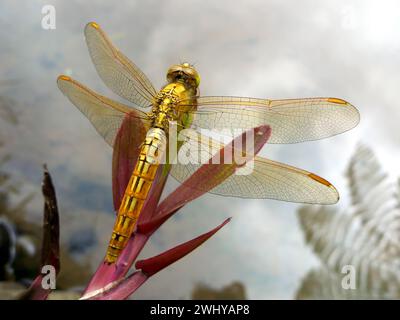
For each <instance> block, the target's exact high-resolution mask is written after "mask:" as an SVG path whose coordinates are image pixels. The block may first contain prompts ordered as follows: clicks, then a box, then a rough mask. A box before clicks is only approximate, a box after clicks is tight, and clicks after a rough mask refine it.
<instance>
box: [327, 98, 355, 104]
mask: <svg viewBox="0 0 400 320" xmlns="http://www.w3.org/2000/svg"><path fill="white" fill-rule="evenodd" d="M328 102H330V103H335V104H343V105H350V103H348V102H347V101H346V100H343V99H340V98H334V97H331V98H328Z"/></svg>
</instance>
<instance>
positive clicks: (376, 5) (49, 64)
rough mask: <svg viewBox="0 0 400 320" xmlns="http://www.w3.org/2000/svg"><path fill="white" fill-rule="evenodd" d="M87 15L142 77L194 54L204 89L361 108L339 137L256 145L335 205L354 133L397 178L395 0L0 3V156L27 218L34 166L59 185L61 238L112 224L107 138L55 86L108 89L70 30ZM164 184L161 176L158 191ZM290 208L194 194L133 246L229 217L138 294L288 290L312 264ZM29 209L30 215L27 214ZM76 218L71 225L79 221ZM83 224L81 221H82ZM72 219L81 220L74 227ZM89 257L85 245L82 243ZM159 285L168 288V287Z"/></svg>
mask: <svg viewBox="0 0 400 320" xmlns="http://www.w3.org/2000/svg"><path fill="white" fill-rule="evenodd" d="M46 4H51V5H54V6H55V8H56V29H55V30H43V29H42V28H41V19H42V17H43V15H42V14H41V9H42V7H43V6H44V5H46ZM89 21H96V22H98V23H99V24H100V25H101V26H102V27H103V29H104V30H105V31H106V32H107V33H108V35H109V36H110V37H111V39H112V40H113V42H114V44H116V45H117V46H118V47H119V48H120V49H121V51H122V52H124V53H125V54H126V55H127V56H128V57H130V58H131V59H132V60H133V61H135V63H136V64H137V65H139V66H140V67H141V68H142V70H143V71H144V72H145V73H146V74H147V75H148V77H149V78H150V79H151V80H152V81H153V83H154V85H155V87H161V85H162V84H163V83H164V81H165V80H164V79H165V72H166V70H167V68H168V66H169V65H171V64H174V63H179V62H181V61H186V60H187V61H190V62H193V63H195V65H196V68H197V70H198V71H199V72H200V74H201V77H202V84H201V92H202V94H204V95H235V96H248V97H260V98H298V97H313V96H317V97H318V96H335V97H340V98H343V99H345V100H348V101H350V102H351V103H352V104H354V105H355V106H357V107H358V108H359V110H360V113H361V123H360V125H359V126H358V127H357V128H356V129H354V130H352V131H350V132H348V133H345V134H343V135H340V136H336V137H333V138H330V139H326V140H322V141H316V142H308V143H302V144H296V145H279V146H278V145H274V146H270V145H267V146H266V147H265V148H264V149H263V151H262V155H264V156H266V157H270V158H272V159H274V160H278V161H281V162H285V163H288V164H291V165H294V166H298V167H300V168H304V169H307V170H309V171H312V172H316V173H318V174H319V175H321V176H323V177H324V178H326V179H328V180H329V181H331V182H332V183H334V184H335V186H336V187H337V188H338V189H339V191H340V193H341V196H342V200H341V202H340V203H339V204H338V205H337V206H338V207H340V206H345V204H346V202H347V195H346V183H345V180H344V178H343V172H344V170H345V168H346V164H347V161H348V159H349V157H350V155H351V153H352V151H353V150H354V148H355V145H356V144H357V143H358V142H363V143H366V144H368V145H369V146H371V147H372V148H373V149H374V150H375V151H376V152H377V155H378V158H379V160H380V161H381V162H382V163H383V164H384V166H385V167H386V168H387V169H388V170H390V171H391V172H392V176H393V177H395V176H399V175H400V168H399V167H398V165H397V163H398V161H396V160H397V159H399V157H400V149H399V142H400V141H399V140H400V131H399V130H398V123H399V119H400V103H399V100H398V96H397V93H398V86H399V84H400V72H399V69H398V67H399V65H400V64H399V62H400V61H399V60H400V55H399V54H398V53H399V49H400V37H399V30H400V4H399V3H398V2H397V1H394V0H393V1H389V0H387V1H379V2H378V1H372V0H371V1H366V0H363V1H361V0H360V1H355V0H353V1H344V0H343V1H339V0H330V1H328V0H327V1H317V0H314V1H311V0H310V1H272V0H268V1H263V0H260V1H255V0H254V1H253V0H248V1H235V2H232V1H227V0H224V1H204V0H201V1H200V0H199V1H183V0H171V1H127V0H126V1H118V2H115V1H106V0H103V1H83V0H82V1H78V0H71V1H50V0H46V1H18V2H16V1H13V0H3V1H2V2H1V4H0V41H1V46H0V80H3V79H15V80H16V84H15V85H12V86H11V85H8V86H3V87H0V94H1V95H4V96H7V97H9V98H11V99H13V100H14V101H15V110H16V111H17V113H18V117H19V120H20V124H19V125H18V126H17V127H10V126H8V125H6V124H4V123H1V125H0V133H1V134H2V135H5V136H7V137H8V143H7V151H8V152H10V153H12V155H13V160H12V162H11V163H10V164H9V170H10V171H12V172H13V173H14V176H15V177H16V178H17V179H24V181H25V189H26V192H28V191H32V190H33V191H35V192H36V193H37V197H36V198H35V200H34V202H33V204H32V206H33V209H32V210H33V211H34V212H36V215H37V217H40V215H41V206H42V204H41V198H40V189H39V188H40V179H41V167H40V166H41V164H42V163H43V162H46V163H48V165H49V168H50V170H51V172H52V173H53V176H54V180H55V181H56V187H57V190H58V193H59V202H60V207H61V211H62V214H63V217H62V219H63V230H64V232H63V241H65V242H66V243H67V242H68V241H69V240H68V239H69V237H70V236H71V234H73V233H74V232H77V233H79V232H80V231H81V230H82V228H86V229H87V230H89V229H90V228H92V229H94V230H95V233H96V237H97V238H96V239H97V240H98V242H99V245H98V247H95V248H93V250H91V253H90V254H93V255H94V256H95V257H96V258H95V259H97V260H94V261H95V262H94V263H93V264H94V265H95V264H96V263H97V261H99V259H100V258H101V257H102V255H103V254H104V250H105V244H106V242H107V238H108V236H109V234H108V233H109V232H110V231H109V230H111V227H112V224H113V216H112V214H111V208H112V200H111V149H110V148H109V147H108V146H107V145H106V143H105V142H104V141H102V139H101V137H100V136H98V134H97V133H96V132H95V130H94V129H93V128H92V127H91V125H90V123H89V122H88V121H87V120H86V119H85V118H84V117H83V116H82V114H81V113H80V112H79V111H78V110H76V109H75V107H74V106H73V105H72V104H71V103H69V101H67V99H66V98H65V97H63V96H62V94H61V93H60V92H59V90H58V88H57V86H56V82H55V80H56V78H57V76H58V75H59V74H61V73H69V74H71V75H72V76H73V77H74V78H76V79H77V80H79V81H81V82H83V83H85V84H86V85H88V86H89V87H91V88H92V89H94V90H96V91H98V92H101V93H103V94H106V95H108V96H110V97H112V98H116V99H118V98H117V97H115V95H114V94H112V93H111V92H110V90H108V89H107V88H106V87H105V85H104V84H103V83H102V82H101V80H100V78H99V77H98V76H97V74H96V71H95V69H94V67H93V65H92V64H91V61H90V58H89V54H88V51H87V47H86V44H85V41H84V36H83V28H84V26H85V24H86V23H87V22H89ZM174 185H176V183H175V184H174V183H172V184H171V185H170V186H169V188H170V189H171V188H172V187H173V186H174ZM297 207H298V205H296V204H288V203H283V202H277V201H269V200H241V199H231V198H223V197H218V196H212V195H209V196H204V197H202V198H201V199H199V200H196V202H194V203H192V204H190V205H188V206H187V207H186V208H184V210H182V212H181V213H180V214H179V216H178V217H177V218H174V219H172V220H171V221H169V222H168V223H167V224H165V225H164V226H163V227H162V229H160V231H159V232H158V233H157V235H156V237H155V239H154V240H153V241H152V242H151V243H149V246H148V248H146V250H145V251H144V253H143V255H144V256H149V255H151V254H155V253H158V252H160V251H161V250H163V249H167V248H169V247H170V246H172V245H174V244H177V243H179V242H182V241H185V240H188V239H190V238H191V237H193V236H195V235H198V234H200V233H202V232H204V231H206V230H208V229H210V228H211V227H214V226H215V225H217V224H218V223H220V222H221V221H222V220H223V219H224V218H225V217H228V216H232V217H233V220H232V222H231V223H230V224H229V225H227V226H226V227H225V228H224V229H223V230H221V231H220V232H219V233H218V234H217V235H216V236H215V238H213V239H211V240H210V241H208V242H207V243H206V244H205V245H203V246H202V247H201V248H200V249H199V250H197V251H195V252H194V253H193V254H191V255H189V256H188V257H186V258H185V259H183V260H182V261H180V262H178V263H176V264H175V265H173V266H171V267H169V268H168V269H167V270H165V271H163V272H162V273H161V274H159V275H157V276H156V277H154V279H152V280H151V281H149V283H148V284H146V285H145V286H144V287H143V288H142V289H141V290H140V291H139V292H138V294H137V297H138V298H187V297H188V296H189V292H190V290H191V288H192V287H193V285H194V284H195V283H196V282H205V283H207V284H210V285H213V286H216V287H219V286H223V285H226V284H228V283H230V282H232V281H235V280H240V281H242V282H243V283H244V284H245V286H246V289H247V292H248V296H249V297H250V298H254V299H265V298H285V299H291V298H293V295H294V293H295V291H296V288H297V287H298V286H299V283H300V281H301V278H302V277H303V276H304V275H305V273H306V272H307V271H308V270H309V269H310V268H312V267H313V266H315V265H316V264H317V263H318V262H317V260H316V259H315V258H314V257H313V255H312V253H311V252H310V250H309V249H308V248H307V247H306V246H305V245H304V242H303V236H302V233H301V230H300V229H299V226H298V222H297V218H296V209H297ZM37 217H36V218H37ZM82 221H85V223H82ZM89 221H90V222H91V224H90V225H89ZM86 229H85V230H86ZM88 254H89V253H88ZM171 288H173V290H171Z"/></svg>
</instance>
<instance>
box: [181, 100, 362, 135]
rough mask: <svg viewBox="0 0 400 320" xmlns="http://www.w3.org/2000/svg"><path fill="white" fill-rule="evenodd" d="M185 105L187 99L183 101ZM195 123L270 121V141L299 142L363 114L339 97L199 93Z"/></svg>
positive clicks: (341, 128) (218, 125)
mask: <svg viewBox="0 0 400 320" xmlns="http://www.w3.org/2000/svg"><path fill="white" fill-rule="evenodd" d="M182 105H183V106H185V103H184V102H183V103H182ZM195 107H196V108H197V110H196V111H194V115H193V123H192V126H193V127H200V128H205V129H211V130H213V129H214V130H215V129H224V128H229V129H238V128H240V129H250V128H254V127H257V126H260V125H269V126H270V127H271V129H272V135H271V138H270V140H269V141H268V142H269V143H297V142H302V141H309V140H318V139H322V138H327V137H330V136H333V135H336V134H339V133H342V132H345V131H347V130H350V129H351V128H353V127H355V126H356V125H357V124H358V122H359V120H360V115H359V113H358V110H357V109H356V108H355V107H354V106H352V105H351V104H350V103H348V102H346V101H344V100H341V99H337V98H309V99H286V100H266V99H254V98H239V97H199V98H197V106H195Z"/></svg>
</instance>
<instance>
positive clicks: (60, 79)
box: [57, 74, 72, 82]
mask: <svg viewBox="0 0 400 320" xmlns="http://www.w3.org/2000/svg"><path fill="white" fill-rule="evenodd" d="M71 80H72V79H71V77H69V76H66V75H64V74H61V75H59V76H58V77H57V82H60V81H71Z"/></svg>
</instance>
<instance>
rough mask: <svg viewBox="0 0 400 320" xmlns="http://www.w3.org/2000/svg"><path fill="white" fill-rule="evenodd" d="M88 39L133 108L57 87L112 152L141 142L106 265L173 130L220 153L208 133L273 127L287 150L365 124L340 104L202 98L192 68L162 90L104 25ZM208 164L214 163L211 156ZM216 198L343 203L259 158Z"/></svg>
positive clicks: (176, 169) (128, 230)
mask: <svg viewBox="0 0 400 320" xmlns="http://www.w3.org/2000/svg"><path fill="white" fill-rule="evenodd" d="M84 33H85V38H86V43H87V46H88V49H89V53H90V56H91V59H92V61H93V64H94V65H95V68H96V70H97V73H98V74H99V76H100V78H101V79H102V80H103V82H104V83H105V84H106V85H107V86H108V87H109V88H110V89H111V90H112V91H113V92H114V93H116V94H117V95H119V96H120V97H122V98H124V99H126V100H128V101H129V102H131V103H132V104H133V105H132V106H131V105H126V104H123V103H120V102H117V101H114V100H112V99H110V98H107V97H105V96H103V95H100V94H98V93H96V92H94V91H93V90H91V89H89V88H88V87H86V86H84V85H83V84H81V83H80V82H78V81H76V80H74V79H72V78H71V77H69V76H66V75H60V76H59V77H58V79H57V84H58V87H59V89H60V90H61V91H62V93H63V94H64V95H65V96H67V98H68V99H69V100H70V101H71V102H72V103H73V104H74V105H75V106H76V107H77V108H78V109H79V110H80V111H81V112H82V113H83V114H84V115H85V116H86V117H87V118H88V119H89V121H90V122H91V123H92V124H93V126H94V127H95V129H96V130H97V132H98V133H99V134H100V135H101V136H102V137H103V138H104V139H105V140H106V142H107V143H108V144H109V145H110V146H112V147H114V148H116V147H117V146H115V145H114V143H115V140H116V136H117V134H118V132H120V130H137V135H135V140H136V141H135V143H137V145H138V146H139V147H138V148H137V151H135V152H133V154H134V155H135V156H136V157H137V160H136V162H135V164H134V166H133V168H132V170H131V172H129V175H130V179H129V182H128V184H127V186H126V189H125V192H124V193H123V196H122V195H121V197H122V200H121V201H120V205H119V209H118V212H117V218H116V221H115V225H114V228H113V232H112V236H111V239H110V242H109V246H108V249H107V253H106V256H105V260H104V261H105V263H107V264H113V263H115V262H116V261H117V259H118V257H119V255H120V253H121V251H122V250H123V249H124V248H125V247H126V245H127V242H128V240H129V238H130V236H131V235H132V233H133V232H134V230H135V228H136V224H137V221H138V218H139V216H140V214H141V212H142V210H143V206H144V203H145V201H146V199H148V197H149V190H150V189H151V187H152V185H153V183H154V181H155V177H156V172H157V169H158V168H159V166H160V155H164V154H165V153H166V152H167V149H168V148H167V144H168V132H169V130H170V123H173V122H175V123H177V125H178V126H179V128H181V129H182V128H188V129H191V130H192V132H196V133H198V134H188V135H187V137H186V138H187V139H186V143H189V144H192V145H193V146H200V145H201V141H203V140H204V141H207V142H206V143H207V144H210V143H212V144H213V146H216V147H217V149H218V147H219V146H220V144H218V142H217V141H214V140H213V139H210V138H208V139H201V138H202V133H201V132H202V131H201V130H202V129H208V130H213V129H225V128H228V129H234V128H242V129H252V128H254V127H257V126H261V125H268V126H269V127H270V128H271V136H270V139H269V141H268V143H278V144H288V143H298V142H303V141H311V140H317V139H322V138H327V137H330V136H333V135H337V134H339V133H342V132H345V131H347V130H350V129H352V128H353V127H355V126H356V125H357V124H358V122H359V112H358V110H357V109H356V108H355V107H354V106H353V105H351V104H350V103H349V102H347V101H345V100H342V99H339V98H332V97H326V98H306V99H281V100H269V99H256V98H243V97H227V96H200V95H199V85H200V76H199V73H198V72H197V70H196V69H195V67H194V66H193V65H191V64H190V63H187V62H184V63H181V64H176V65H172V66H171V67H170V68H169V69H168V71H167V74H166V80H167V81H166V84H165V85H164V86H163V87H162V88H161V89H160V90H156V89H155V88H154V86H153V85H152V83H151V82H150V80H149V79H148V78H147V76H146V75H145V74H144V73H143V72H142V71H141V70H140V69H139V68H138V67H137V66H136V65H135V64H134V63H133V62H132V61H131V60H129V59H128V58H127V57H126V56H125V55H124V54H123V53H122V52H120V51H119V50H118V49H117V48H116V47H115V46H114V45H113V44H112V42H111V40H110V39H109V38H108V36H107V35H106V34H105V32H104V31H103V30H102V29H101V28H100V26H99V25H98V24H97V23H95V22H90V23H88V24H87V25H86V27H85V30H84ZM127 117H132V119H134V121H133V122H132V123H133V124H134V125H133V126H128V127H129V128H126V127H124V126H123V123H124V119H126V118H127ZM135 132H136V131H135ZM210 141H211V142H210ZM118 147H121V146H118ZM122 147H123V146H122ZM209 157H212V153H211V151H210V154H209ZM113 166H114V164H113ZM198 167H199V164H194V163H186V164H181V163H179V162H177V163H173V164H170V171H169V173H170V174H171V175H172V176H173V177H174V178H176V179H177V180H178V181H179V182H181V183H184V181H185V180H186V179H187V178H188V177H190V176H191V174H193V173H194V172H195V171H196V169H197V168H198ZM196 187H199V186H196ZM200 187H201V186H200ZM210 192H211V193H214V194H219V195H224V196H231V197H242V198H265V199H275V200H282V201H289V202H300V203H311V204H334V203H336V202H337V201H338V199H339V194H338V192H337V190H336V188H335V187H334V186H333V185H332V184H331V183H330V182H328V181H327V180H325V179H323V178H322V177H319V176H318V175H316V174H314V173H311V172H308V171H306V170H302V169H298V168H295V167H292V166H289V165H286V164H283V163H279V162H276V161H273V160H270V159H266V158H263V157H260V156H255V157H254V158H253V170H252V172H251V173H250V174H247V175H232V176H230V177H229V178H227V179H226V180H224V181H222V182H221V183H220V184H219V185H217V186H215V187H214V188H213V189H212V190H210Z"/></svg>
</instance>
